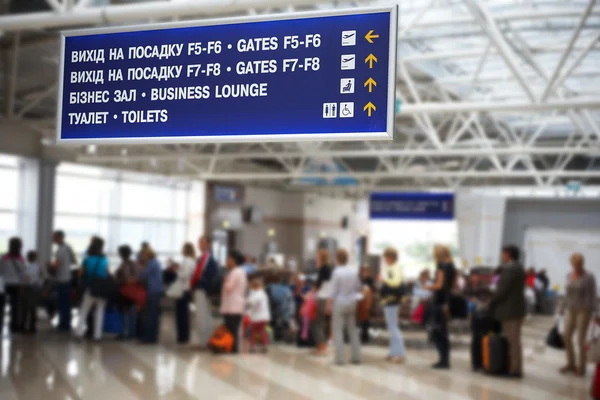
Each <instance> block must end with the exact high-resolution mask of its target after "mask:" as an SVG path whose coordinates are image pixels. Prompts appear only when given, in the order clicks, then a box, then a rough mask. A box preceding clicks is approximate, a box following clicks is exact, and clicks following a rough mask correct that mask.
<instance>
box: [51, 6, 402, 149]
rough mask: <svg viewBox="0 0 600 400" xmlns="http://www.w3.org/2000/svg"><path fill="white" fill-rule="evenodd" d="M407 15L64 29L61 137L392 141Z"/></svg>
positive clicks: (390, 12) (391, 11)
mask: <svg viewBox="0 0 600 400" xmlns="http://www.w3.org/2000/svg"><path fill="white" fill-rule="evenodd" d="M396 18H397V17H396V8H392V9H387V10H369V11H368V12H362V13H360V14H359V13H356V12H353V13H350V14H344V15H326V16H324V15H314V14H310V15H305V16H303V15H300V16H299V17H298V16H297V17H295V18H292V19H284V20H281V19H279V20H275V19H272V20H267V21H265V20H263V21H253V22H239V21H237V20H223V21H220V22H216V24H214V25H202V26H193V24H192V23H186V24H185V25H183V24H179V25H158V26H154V27H152V26H150V27H132V28H108V30H104V29H103V30H90V31H85V32H83V31H74V32H66V33H63V35H64V37H63V48H62V57H61V64H62V69H61V77H60V78H61V84H60V89H61V90H60V93H59V103H60V106H59V115H58V120H59V123H58V139H59V140H62V141H69V140H71V141H81V142H98V143H106V142H110V141H132V142H135V141H152V140H159V141H174V142H175V141H213V142H217V141H243V140H246V141H248V140H260V139H263V140H272V141H276V140H320V139H323V140H324V139H335V138H339V139H348V140H352V139H357V140H358V139H368V138H390V136H391V135H393V115H394V100H395V99H394V97H395V93H394V82H395V67H394V66H395V52H396V23H397V20H396ZM111 29H112V30H111ZM115 29H118V31H115Z"/></svg>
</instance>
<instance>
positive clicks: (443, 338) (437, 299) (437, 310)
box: [427, 244, 456, 369]
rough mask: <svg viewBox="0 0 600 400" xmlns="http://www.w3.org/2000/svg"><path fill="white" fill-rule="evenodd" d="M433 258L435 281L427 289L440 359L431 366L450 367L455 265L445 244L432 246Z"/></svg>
mask: <svg viewBox="0 0 600 400" xmlns="http://www.w3.org/2000/svg"><path fill="white" fill-rule="evenodd" d="M433 258H434V260H435V264H436V274H435V282H434V283H433V284H432V285H429V286H428V287H427V289H428V290H431V291H432V292H433V298H432V303H433V304H432V311H433V312H432V325H433V329H432V333H431V336H432V339H433V342H434V343H435V346H436V348H437V351H438V353H439V356H440V360H439V361H438V362H437V363H436V364H434V365H433V368H435V369H448V368H450V338H449V335H448V321H449V319H450V304H449V303H450V295H451V292H452V287H453V285H454V281H455V279H456V267H455V266H454V261H453V259H452V254H451V253H450V249H449V248H448V247H447V246H444V245H441V244H436V245H435V246H434V248H433Z"/></svg>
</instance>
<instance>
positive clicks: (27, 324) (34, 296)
mask: <svg viewBox="0 0 600 400" xmlns="http://www.w3.org/2000/svg"><path fill="white" fill-rule="evenodd" d="M40 281H41V276H40V266H39V265H38V262H37V253H36V252H35V251H29V252H27V266H26V270H25V281H24V282H23V288H22V290H23V292H22V294H21V297H22V299H21V302H22V308H23V310H22V312H23V314H22V318H23V330H24V332H25V333H31V334H33V333H35V332H36V329H37V304H38V291H39V288H40Z"/></svg>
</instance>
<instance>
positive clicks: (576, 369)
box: [560, 253, 597, 376]
mask: <svg viewBox="0 0 600 400" xmlns="http://www.w3.org/2000/svg"><path fill="white" fill-rule="evenodd" d="M571 268H572V272H571V273H570V274H569V278H568V282H567V285H566V287H565V301H564V303H563V307H562V311H563V312H564V311H565V310H566V312H567V315H566V323H565V333H564V341H565V347H566V350H567V351H566V355H567V365H565V366H564V367H562V368H561V369H560V372H561V373H563V374H566V373H568V372H573V373H575V375H577V376H585V369H586V368H585V367H586V350H585V345H586V335H587V331H588V327H589V325H590V321H591V320H592V317H593V316H594V314H595V312H596V310H597V297H596V278H595V277H594V275H593V274H592V273H591V272H589V271H587V270H586V269H585V259H584V257H583V255H582V254H581V253H574V254H573V255H572V256H571ZM575 332H577V347H578V353H579V360H576V358H575V348H574V346H573V335H574V334H575ZM577 361H579V362H577Z"/></svg>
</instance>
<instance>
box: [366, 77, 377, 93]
mask: <svg viewBox="0 0 600 400" xmlns="http://www.w3.org/2000/svg"><path fill="white" fill-rule="evenodd" d="M367 86H369V93H371V92H372V91H373V86H377V82H375V79H373V78H369V79H367V81H366V82H365V84H364V87H367Z"/></svg>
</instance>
